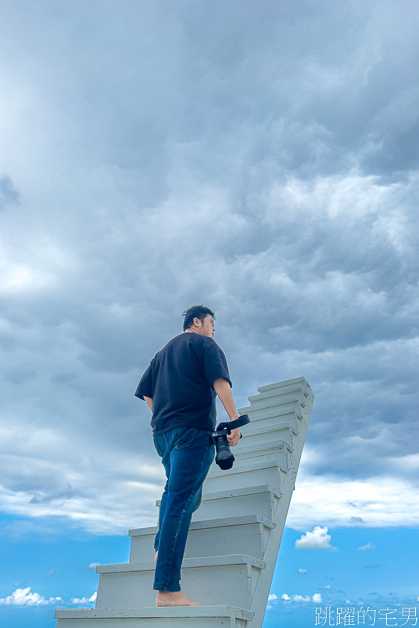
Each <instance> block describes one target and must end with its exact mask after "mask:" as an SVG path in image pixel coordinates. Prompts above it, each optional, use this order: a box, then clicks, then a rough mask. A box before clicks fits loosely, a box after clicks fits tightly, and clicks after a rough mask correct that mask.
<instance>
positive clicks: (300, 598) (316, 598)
mask: <svg viewBox="0 0 419 628" xmlns="http://www.w3.org/2000/svg"><path fill="white" fill-rule="evenodd" d="M281 598H282V599H283V600H284V602H316V603H317V604H319V603H320V602H321V601H322V596H321V594H320V593H314V594H313V595H312V596H310V595H299V594H298V593H294V594H293V595H291V596H290V595H288V594H287V593H283V594H282V596H281Z"/></svg>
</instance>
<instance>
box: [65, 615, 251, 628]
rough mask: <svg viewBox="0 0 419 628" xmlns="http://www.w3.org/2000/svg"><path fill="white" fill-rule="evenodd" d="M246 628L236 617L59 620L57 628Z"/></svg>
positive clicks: (248, 623)
mask: <svg viewBox="0 0 419 628" xmlns="http://www.w3.org/2000/svg"><path fill="white" fill-rule="evenodd" d="M93 626H94V628H246V626H250V621H249V622H247V621H246V620H245V619H237V618H234V617H170V618H169V617H163V618H157V617H147V618H145V617H131V618H122V617H112V618H109V619H103V618H99V617H96V618H95V619H94V620H92V619H59V620H58V621H57V628H92V627H93Z"/></svg>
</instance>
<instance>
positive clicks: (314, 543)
mask: <svg viewBox="0 0 419 628" xmlns="http://www.w3.org/2000/svg"><path fill="white" fill-rule="evenodd" d="M327 532H328V528H327V526H325V527H324V528H322V527H320V526H316V527H315V528H314V529H313V532H306V533H305V534H303V535H302V536H301V538H299V539H297V540H296V541H295V549H303V550H323V549H331V548H332V546H331V545H330V541H331V538H332V537H331V536H330V534H328V533H327Z"/></svg>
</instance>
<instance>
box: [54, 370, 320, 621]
mask: <svg viewBox="0 0 419 628" xmlns="http://www.w3.org/2000/svg"><path fill="white" fill-rule="evenodd" d="M258 391H259V394H258V395H255V396H253V397H249V401H250V406H249V407H247V408H241V409H240V410H239V413H240V414H244V413H247V414H248V415H249V418H250V421H251V423H250V424H249V425H247V426H244V427H243V428H242V434H243V438H242V439H241V441H240V442H239V444H238V445H237V447H235V448H234V449H233V450H232V451H233V452H234V455H235V458H236V461H235V463H234V466H233V468H232V469H231V470H229V471H221V470H220V469H219V468H218V467H217V466H216V465H215V464H213V465H212V467H211V469H210V472H209V474H208V477H207V479H206V480H205V483H204V487H203V491H204V497H203V501H202V504H201V507H200V508H199V509H198V510H197V511H196V512H195V513H194V515H193V518H192V523H191V526H190V532H189V536H188V541H187V544H186V551H185V558H184V561H183V564H182V580H181V585H182V590H184V591H185V593H187V595H189V596H190V597H191V598H192V599H194V600H196V601H199V602H202V603H204V604H205V606H195V607H189V608H188V607H181V608H155V598H156V592H155V591H154V590H153V580H154V569H155V563H154V549H153V542H154V537H155V535H156V533H157V527H153V528H143V529H139V530H131V531H130V532H129V535H130V536H131V554H130V562H129V563H124V564H121V565H100V566H99V567H97V572H98V573H99V574H100V578H99V588H98V595H97V600H96V608H93V609H77V610H57V611H56V612H55V617H56V618H57V619H58V622H57V628H184V627H185V626H186V628H188V627H189V628H226V627H228V628H261V626H262V622H263V617H264V614H265V608H266V603H267V600H268V595H269V590H270V586H271V581H272V577H273V573H274V569H275V563H276V558H277V554H278V550H279V545H280V543H281V537H282V532H283V529H284V525H285V520H286V516H287V512H288V507H289V504H290V501H291V496H292V492H293V489H294V483H295V478H296V475H297V470H298V465H299V462H300V457H301V452H302V449H303V445H304V440H305V436H306V432H307V427H308V422H309V419H310V413H311V408H312V405H313V400H314V395H313V392H312V390H311V387H310V385H309V383H308V382H307V381H306V380H305V379H304V378H303V377H299V378H296V379H291V380H287V381H284V382H278V383H276V384H270V385H269V386H261V387H260V388H258ZM157 505H159V502H157Z"/></svg>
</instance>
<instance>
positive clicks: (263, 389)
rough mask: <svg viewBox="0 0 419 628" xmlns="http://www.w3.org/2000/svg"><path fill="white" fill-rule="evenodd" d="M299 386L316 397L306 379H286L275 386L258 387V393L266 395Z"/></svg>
mask: <svg viewBox="0 0 419 628" xmlns="http://www.w3.org/2000/svg"><path fill="white" fill-rule="evenodd" d="M297 384H298V385H299V386H301V387H302V388H303V389H304V390H305V391H306V392H307V393H310V394H311V395H312V396H313V397H314V395H313V391H312V388H311V386H310V384H309V383H308V381H307V380H306V378H305V377H292V378H291V379H284V380H282V382H275V383H274V384H266V385H265V386H258V391H259V392H260V393H264V392H267V391H269V390H279V391H280V390H286V389H287V388H289V387H290V386H295V385H297Z"/></svg>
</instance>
